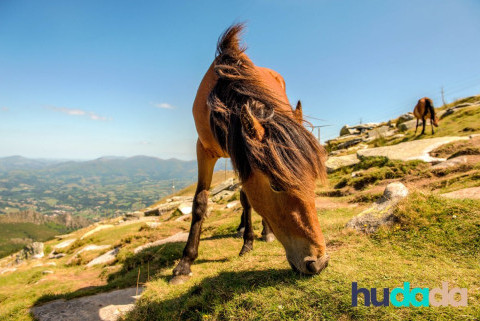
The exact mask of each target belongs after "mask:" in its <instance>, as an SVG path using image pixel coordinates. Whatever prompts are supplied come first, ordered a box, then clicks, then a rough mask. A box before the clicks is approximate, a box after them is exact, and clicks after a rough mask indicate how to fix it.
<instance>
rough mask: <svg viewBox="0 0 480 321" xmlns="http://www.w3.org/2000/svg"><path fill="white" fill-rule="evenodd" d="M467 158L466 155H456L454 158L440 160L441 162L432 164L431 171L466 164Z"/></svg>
mask: <svg viewBox="0 0 480 321" xmlns="http://www.w3.org/2000/svg"><path fill="white" fill-rule="evenodd" d="M468 159H469V157H468V156H466V155H465V156H458V157H455V158H451V159H448V160H446V161H444V162H441V163H438V164H435V165H433V166H432V171H435V170H444V169H447V168H452V167H456V166H458V165H462V164H467V163H468Z"/></svg>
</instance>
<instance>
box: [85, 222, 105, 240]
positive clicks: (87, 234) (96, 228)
mask: <svg viewBox="0 0 480 321" xmlns="http://www.w3.org/2000/svg"><path fill="white" fill-rule="evenodd" d="M112 227H113V225H111V224H104V225H103V224H102V225H98V226H96V227H95V228H94V229H93V230H90V231H88V232H87V233H85V234H83V235H82V237H81V238H80V239H81V240H83V239H84V238H86V237H89V236H90V235H93V234H95V233H97V232H98V231H101V230H104V229H107V228H112Z"/></svg>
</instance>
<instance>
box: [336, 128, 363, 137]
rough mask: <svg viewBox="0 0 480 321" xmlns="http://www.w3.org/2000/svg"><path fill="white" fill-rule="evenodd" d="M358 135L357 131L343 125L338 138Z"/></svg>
mask: <svg viewBox="0 0 480 321" xmlns="http://www.w3.org/2000/svg"><path fill="white" fill-rule="evenodd" d="M358 133H359V131H358V130H355V129H351V128H350V127H349V126H348V125H345V126H343V127H342V129H340V136H347V135H355V134H358Z"/></svg>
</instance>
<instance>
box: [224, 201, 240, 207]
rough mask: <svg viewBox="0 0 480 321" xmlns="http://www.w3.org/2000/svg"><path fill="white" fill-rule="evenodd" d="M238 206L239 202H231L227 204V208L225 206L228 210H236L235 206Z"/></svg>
mask: <svg viewBox="0 0 480 321" xmlns="http://www.w3.org/2000/svg"><path fill="white" fill-rule="evenodd" d="M237 205H238V202H237V201H233V202H230V203H228V204H227V206H225V207H226V208H228V209H230V208H234V207H235V206H237Z"/></svg>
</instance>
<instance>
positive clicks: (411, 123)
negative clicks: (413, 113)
mask: <svg viewBox="0 0 480 321" xmlns="http://www.w3.org/2000/svg"><path fill="white" fill-rule="evenodd" d="M415 126H417V120H416V119H412V120H409V121H406V122H403V123H401V124H397V128H398V130H401V131H402V132H406V131H407V130H409V129H412V128H415Z"/></svg>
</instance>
